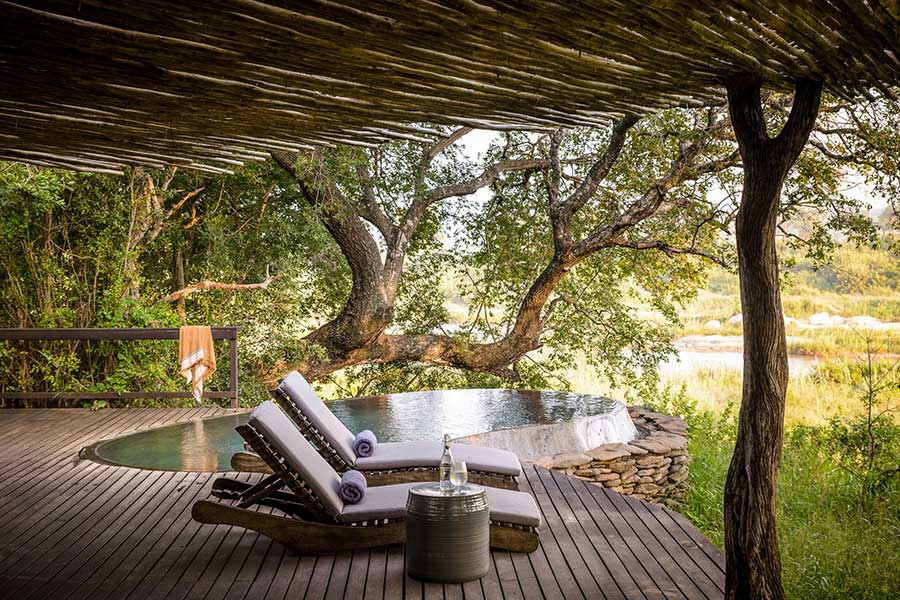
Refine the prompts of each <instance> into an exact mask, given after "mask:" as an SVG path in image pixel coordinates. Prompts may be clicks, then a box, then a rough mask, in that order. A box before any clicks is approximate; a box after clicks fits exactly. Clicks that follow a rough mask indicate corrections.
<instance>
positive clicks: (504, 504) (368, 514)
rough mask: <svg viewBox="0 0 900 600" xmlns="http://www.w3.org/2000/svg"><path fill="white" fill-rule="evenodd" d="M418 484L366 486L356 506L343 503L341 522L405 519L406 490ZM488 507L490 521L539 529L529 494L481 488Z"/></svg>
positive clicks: (534, 505) (536, 513)
mask: <svg viewBox="0 0 900 600" xmlns="http://www.w3.org/2000/svg"><path fill="white" fill-rule="evenodd" d="M417 485H422V484H421V483H400V484H397V485H383V486H378V487H370V488H369V489H368V490H367V491H366V496H365V497H364V498H363V499H362V500H361V501H360V502H359V503H358V504H345V505H344V510H343V512H342V513H341V520H342V521H344V522H346V523H354V522H357V521H367V520H369V519H403V518H406V499H407V496H408V495H409V488H411V487H415V486H417ZM485 491H486V492H487V497H488V505H489V506H490V508H491V521H496V522H500V523H515V524H516V525H524V526H526V527H539V526H540V524H541V511H540V510H538V506H537V503H536V502H535V501H534V498H532V497H531V494H527V493H525V492H516V491H513V490H504V489H498V488H490V487H489V488H485Z"/></svg>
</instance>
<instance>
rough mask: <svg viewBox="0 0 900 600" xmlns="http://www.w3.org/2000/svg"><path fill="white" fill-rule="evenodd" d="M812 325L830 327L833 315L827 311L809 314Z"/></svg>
mask: <svg viewBox="0 0 900 600" xmlns="http://www.w3.org/2000/svg"><path fill="white" fill-rule="evenodd" d="M807 321H809V324H810V325H817V326H819V327H828V326H830V325H831V324H832V322H831V315H829V314H828V313H827V312H819V313H816V314H814V315H809V318H808V319H807Z"/></svg>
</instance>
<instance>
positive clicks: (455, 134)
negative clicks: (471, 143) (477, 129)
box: [425, 127, 473, 162]
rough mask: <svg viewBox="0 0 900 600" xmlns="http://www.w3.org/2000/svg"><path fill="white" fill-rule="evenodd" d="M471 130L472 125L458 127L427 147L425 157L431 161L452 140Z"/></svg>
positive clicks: (450, 144) (452, 141) (448, 145)
mask: <svg viewBox="0 0 900 600" xmlns="http://www.w3.org/2000/svg"><path fill="white" fill-rule="evenodd" d="M472 130H473V128H472V127H460V128H459V129H457V130H456V131H454V132H453V133H451V134H450V135H448V136H447V137H445V138H442V139H440V140H438V142H437V143H436V144H435V145H434V146H432V147H431V148H428V149H427V150H426V151H425V159H426V160H427V161H429V162H431V161H432V160H434V159H435V158H436V157H437V155H438V154H440V153H441V152H443V151H444V150H446V149H447V148H449V147H450V146H452V145H453V143H454V142H456V141H457V140H458V139H459V138H461V137H462V136H464V135H466V134H467V133H469V132H471V131H472Z"/></svg>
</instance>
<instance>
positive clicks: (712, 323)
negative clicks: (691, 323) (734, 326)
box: [703, 319, 722, 329]
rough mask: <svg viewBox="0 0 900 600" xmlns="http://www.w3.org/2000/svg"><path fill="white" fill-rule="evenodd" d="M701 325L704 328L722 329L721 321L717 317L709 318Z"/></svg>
mask: <svg viewBox="0 0 900 600" xmlns="http://www.w3.org/2000/svg"><path fill="white" fill-rule="evenodd" d="M703 327H704V328H706V329H722V321H720V320H718V319H710V320H709V321H707V322H706V323H704V324H703Z"/></svg>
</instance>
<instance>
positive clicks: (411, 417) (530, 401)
mask: <svg viewBox="0 0 900 600" xmlns="http://www.w3.org/2000/svg"><path fill="white" fill-rule="evenodd" d="M616 405H617V403H616V402H615V401H613V400H610V399H608V398H602V397H599V396H589V395H585V394H574V393H567V392H552V391H548V392H534V391H517V390H449V391H438V392H410V393H405V394H391V395H388V396H370V397H365V398H352V399H349V400H336V401H334V402H329V403H328V406H329V408H331V410H332V411H334V413H335V414H336V415H337V416H338V417H339V418H340V419H341V421H343V422H344V423H345V424H346V425H347V427H348V429H350V431H352V432H354V433H355V432H357V431H359V430H361V429H371V430H372V431H374V432H375V435H376V436H378V439H379V440H382V441H401V440H439V439H440V438H441V435H443V434H444V433H445V432H446V433H449V434H450V435H451V436H453V437H459V436H463V435H471V434H473V433H481V432H483V431H495V430H497V429H507V428H510V427H520V426H523V425H532V424H541V423H559V422H562V421H569V420H571V419H575V418H579V417H587V416H592V415H599V414H603V413H606V412H609V411H611V410H612V409H613V408H614V407H615V406H616ZM247 417H248V415H247V413H243V414H239V415H228V416H225V417H213V418H211V419H204V420H202V421H190V422H187V423H179V424H177V425H169V426H166V427H160V428H157V429H150V430H147V431H141V432H137V433H134V434H131V435H127V436H124V437H121V438H117V439H113V440H109V441H107V442H103V443H101V444H99V445H97V446H96V447H95V448H94V449H93V450H94V452H95V453H96V455H97V456H98V457H99V458H100V459H102V460H104V461H108V462H111V463H116V464H121V465H127V466H131V467H140V468H144V469H162V470H178V471H227V470H229V469H230V466H229V461H230V459H231V455H232V454H234V453H235V452H237V451H239V450H242V449H243V440H242V439H241V437H240V436H239V435H238V434H237V432H235V430H234V428H235V427H237V426H238V425H241V424H243V423H246V421H247Z"/></svg>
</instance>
